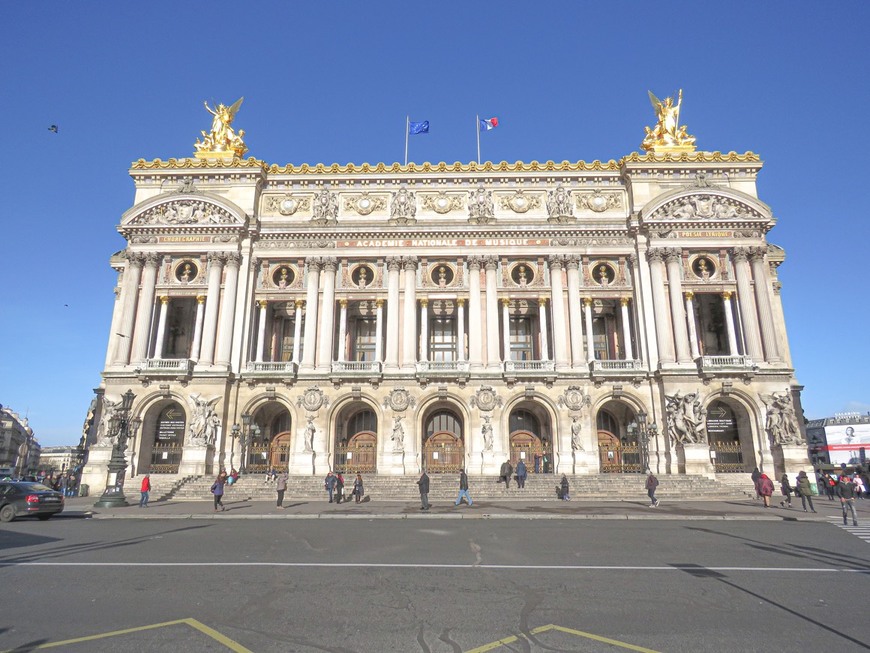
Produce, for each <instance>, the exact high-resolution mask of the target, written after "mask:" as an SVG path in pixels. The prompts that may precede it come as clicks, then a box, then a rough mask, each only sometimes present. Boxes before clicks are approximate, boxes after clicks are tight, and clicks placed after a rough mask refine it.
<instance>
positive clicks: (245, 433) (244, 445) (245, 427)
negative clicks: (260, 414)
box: [239, 413, 251, 472]
mask: <svg viewBox="0 0 870 653" xmlns="http://www.w3.org/2000/svg"><path fill="white" fill-rule="evenodd" d="M239 444H240V446H239V449H240V450H241V456H240V458H241V460H239V471H240V472H244V471H245V470H246V469H247V468H248V450H249V448H250V446H251V415H250V414H249V413H242V437H241V440H240V441H239Z"/></svg>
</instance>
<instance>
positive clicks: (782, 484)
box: [779, 474, 792, 508]
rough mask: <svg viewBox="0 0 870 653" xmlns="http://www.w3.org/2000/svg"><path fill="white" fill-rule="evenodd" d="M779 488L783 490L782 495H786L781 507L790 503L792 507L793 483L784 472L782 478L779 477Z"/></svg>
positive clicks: (789, 505) (780, 503)
mask: <svg viewBox="0 0 870 653" xmlns="http://www.w3.org/2000/svg"><path fill="white" fill-rule="evenodd" d="M779 489H780V490H781V491H782V496H784V497H785V501H780V502H779V505H780V507H781V508H785V507H786V505H788V507H789V508H791V492H792V489H791V483H789V480H788V474H783V475H782V478H781V479H779Z"/></svg>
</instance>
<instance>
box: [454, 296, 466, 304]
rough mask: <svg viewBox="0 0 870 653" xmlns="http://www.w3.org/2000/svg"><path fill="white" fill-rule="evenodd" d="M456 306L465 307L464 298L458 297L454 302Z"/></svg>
mask: <svg viewBox="0 0 870 653" xmlns="http://www.w3.org/2000/svg"><path fill="white" fill-rule="evenodd" d="M456 305H457V306H465V298H464V297H460V298H459V299H457V300H456Z"/></svg>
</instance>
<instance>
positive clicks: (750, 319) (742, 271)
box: [731, 247, 764, 363]
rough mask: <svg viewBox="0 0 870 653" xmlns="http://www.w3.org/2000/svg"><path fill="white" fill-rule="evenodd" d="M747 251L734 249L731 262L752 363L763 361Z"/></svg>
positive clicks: (738, 248)
mask: <svg viewBox="0 0 870 653" xmlns="http://www.w3.org/2000/svg"><path fill="white" fill-rule="evenodd" d="M748 257H749V250H748V249H746V248H745V247H735V248H734V249H732V250H731V260H732V261H733V262H734V276H735V277H737V301H738V302H739V303H740V316H741V317H742V318H743V334H744V338H745V339H746V350H747V351H748V352H749V356H750V357H751V358H752V360H753V362H756V363H758V362H761V361H763V360H764V352H763V350H762V348H761V334H760V333H759V328H758V313H756V311H755V299H754V298H753V296H752V281H751V279H750V276H749V260H748Z"/></svg>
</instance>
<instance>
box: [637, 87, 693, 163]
mask: <svg viewBox="0 0 870 653" xmlns="http://www.w3.org/2000/svg"><path fill="white" fill-rule="evenodd" d="M648 93H649V99H650V102H652V105H653V109H655V112H656V118H658V122H657V123H656V126H655V127H653V128H652V129H650V128H649V127H644V129H645V130H646V136H645V137H644V139H643V143H641V147H642V148H643V149H645V150H647V151H652V152H694V151H695V137H694V136H690V135H689V134H688V133H687V132H686V126H685V125H680V124H679V122H680V107H681V106H682V104H683V89H680V92H679V94H678V95H677V103H676V104H674V99H673V98H671V97H666V98H665V100H664V102H662V101H661V100H659V99H658V98H657V97H656V96H655V95H653V92H652V91H648Z"/></svg>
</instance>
